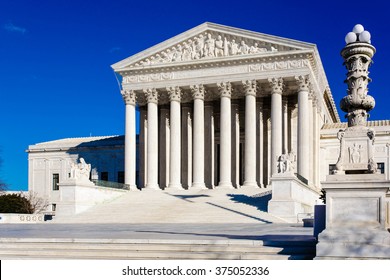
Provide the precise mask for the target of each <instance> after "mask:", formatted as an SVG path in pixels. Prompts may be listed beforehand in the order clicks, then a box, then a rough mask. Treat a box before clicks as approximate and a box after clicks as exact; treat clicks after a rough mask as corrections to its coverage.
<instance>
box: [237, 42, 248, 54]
mask: <svg viewBox="0 0 390 280" xmlns="http://www.w3.org/2000/svg"><path fill="white" fill-rule="evenodd" d="M249 49H250V47H249V46H248V45H247V44H246V43H245V41H241V44H240V48H239V49H238V53H240V54H248V53H249Z"/></svg>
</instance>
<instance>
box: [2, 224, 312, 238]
mask: <svg viewBox="0 0 390 280" xmlns="http://www.w3.org/2000/svg"><path fill="white" fill-rule="evenodd" d="M7 238H55V239H58V238H61V239H62V238H64V239H75V238H77V239H79V238H80V239H84V238H86V239H113V240H114V239H144V240H148V239H167V240H268V239H272V240H285V241H289V240H291V241H298V240H313V228H305V227H302V225H301V224H262V223H258V224H254V223H245V224H244V223H241V224H239V223H234V224H229V223H225V224H221V223H220V224H192V223H186V224H184V223H173V224H167V223H161V224H157V223H153V224H123V223H118V224H113V223H111V224H56V223H44V224H0V239H2V240H4V239H7Z"/></svg>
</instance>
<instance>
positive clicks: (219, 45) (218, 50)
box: [215, 35, 225, 57]
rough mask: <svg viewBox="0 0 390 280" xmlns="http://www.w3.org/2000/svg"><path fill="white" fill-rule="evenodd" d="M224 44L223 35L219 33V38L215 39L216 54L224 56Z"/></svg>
mask: <svg viewBox="0 0 390 280" xmlns="http://www.w3.org/2000/svg"><path fill="white" fill-rule="evenodd" d="M224 53H225V51H224V44H223V40H222V36H221V35H218V37H217V40H215V56H216V57H221V56H224Z"/></svg>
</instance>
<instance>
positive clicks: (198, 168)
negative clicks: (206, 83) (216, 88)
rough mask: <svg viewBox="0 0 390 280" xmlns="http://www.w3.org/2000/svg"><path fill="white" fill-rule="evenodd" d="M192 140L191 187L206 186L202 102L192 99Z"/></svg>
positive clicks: (198, 99) (201, 100)
mask: <svg viewBox="0 0 390 280" xmlns="http://www.w3.org/2000/svg"><path fill="white" fill-rule="evenodd" d="M193 136H194V142H193V148H194V153H193V160H194V161H193V178H192V180H193V182H192V188H202V189H204V188H206V186H205V180H204V136H205V134H204V102H203V99H200V98H195V99H194V135H193Z"/></svg>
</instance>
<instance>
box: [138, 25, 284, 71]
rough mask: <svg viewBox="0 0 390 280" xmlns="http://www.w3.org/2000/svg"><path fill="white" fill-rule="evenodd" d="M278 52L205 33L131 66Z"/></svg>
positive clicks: (247, 42) (260, 44) (250, 42)
mask: <svg viewBox="0 0 390 280" xmlns="http://www.w3.org/2000/svg"><path fill="white" fill-rule="evenodd" d="M276 51H278V50H277V49H276V48H275V47H273V46H268V47H266V46H265V45H264V44H263V43H262V42H260V41H259V42H254V41H253V40H248V39H245V38H239V37H232V36H230V35H224V34H222V33H210V32H205V33H202V34H199V35H198V36H195V37H192V38H191V39H188V40H186V41H184V42H181V43H179V44H177V45H175V46H172V47H169V48H166V49H164V50H163V51H161V52H159V53H156V54H154V55H152V56H149V57H148V58H145V59H143V60H141V61H139V62H137V63H135V64H134V65H133V66H136V67H137V66H145V65H153V64H160V63H169V62H180V61H192V60H200V59H207V58H208V59H210V58H216V57H228V56H236V55H248V54H258V53H265V52H276Z"/></svg>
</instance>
